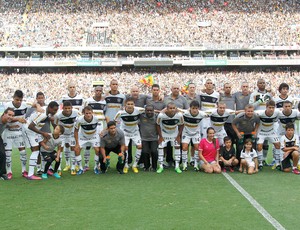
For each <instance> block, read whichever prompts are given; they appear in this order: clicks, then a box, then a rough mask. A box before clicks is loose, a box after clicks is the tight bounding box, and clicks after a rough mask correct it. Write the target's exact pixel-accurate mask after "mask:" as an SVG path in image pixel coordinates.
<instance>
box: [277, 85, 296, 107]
mask: <svg viewBox="0 0 300 230" xmlns="http://www.w3.org/2000/svg"><path fill="white" fill-rule="evenodd" d="M289 89H290V87H289V85H288V84H286V83H281V84H280V85H279V87H278V91H279V96H278V97H275V98H274V101H275V104H276V108H279V109H280V108H282V107H283V102H285V101H290V102H293V100H294V99H293V98H292V97H291V96H290V95H288V93H289Z"/></svg>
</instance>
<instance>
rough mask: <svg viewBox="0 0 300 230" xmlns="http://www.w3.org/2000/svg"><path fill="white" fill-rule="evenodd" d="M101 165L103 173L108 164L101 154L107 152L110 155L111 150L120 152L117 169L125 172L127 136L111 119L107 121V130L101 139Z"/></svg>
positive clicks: (121, 172)
mask: <svg viewBox="0 0 300 230" xmlns="http://www.w3.org/2000/svg"><path fill="white" fill-rule="evenodd" d="M100 152H101V154H100V159H99V161H100V167H101V171H102V173H105V172H106V169H107V167H106V164H105V163H104V162H103V160H102V159H101V156H102V155H103V154H105V155H106V156H108V155H109V154H110V152H114V153H116V154H118V163H117V171H118V172H119V173H120V174H123V168H124V164H125V157H126V156H125V154H124V153H125V137H124V133H123V131H122V130H121V129H119V128H117V126H116V122H114V121H109V122H108V123H107V130H105V131H104V133H103V135H102V137H101V141H100Z"/></svg>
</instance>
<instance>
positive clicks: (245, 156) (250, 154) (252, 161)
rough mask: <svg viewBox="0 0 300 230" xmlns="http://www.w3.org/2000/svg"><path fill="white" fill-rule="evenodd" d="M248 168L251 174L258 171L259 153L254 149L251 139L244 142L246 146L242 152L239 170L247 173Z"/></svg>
mask: <svg viewBox="0 0 300 230" xmlns="http://www.w3.org/2000/svg"><path fill="white" fill-rule="evenodd" d="M247 169H248V174H249V175H251V174H253V173H256V172H258V161H257V153H256V151H255V150H254V149H253V143H252V140H251V139H246V140H245V142H244V148H243V150H242V152H241V164H240V169H239V171H240V172H244V173H247Z"/></svg>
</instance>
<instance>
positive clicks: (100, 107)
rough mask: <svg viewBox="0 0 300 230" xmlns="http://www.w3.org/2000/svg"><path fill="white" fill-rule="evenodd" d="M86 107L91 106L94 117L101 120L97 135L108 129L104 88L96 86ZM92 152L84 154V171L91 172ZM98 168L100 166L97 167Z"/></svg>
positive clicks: (86, 102)
mask: <svg viewBox="0 0 300 230" xmlns="http://www.w3.org/2000/svg"><path fill="white" fill-rule="evenodd" d="M85 106H91V107H92V109H93V112H94V116H96V117H97V118H98V120H99V122H98V126H97V133H101V131H102V130H103V129H104V128H105V127H106V123H107V118H106V117H105V115H104V114H105V110H106V101H105V99H104V96H103V87H102V86H96V87H95V90H94V96H93V97H90V98H88V99H86V101H85ZM90 155H91V154H90V151H87V149H86V150H85V152H84V163H85V166H84V167H83V170H84V171H87V170H89V161H90ZM97 167H98V166H97Z"/></svg>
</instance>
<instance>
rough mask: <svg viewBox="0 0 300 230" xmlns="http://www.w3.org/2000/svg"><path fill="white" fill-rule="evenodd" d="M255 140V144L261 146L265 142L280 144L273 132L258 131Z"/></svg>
mask: <svg viewBox="0 0 300 230" xmlns="http://www.w3.org/2000/svg"><path fill="white" fill-rule="evenodd" d="M257 139H258V140H257V144H262V143H264V141H265V140H268V141H270V142H271V143H272V144H274V143H279V142H280V140H279V136H278V135H277V134H276V133H275V131H274V130H272V131H269V132H264V131H259V132H258V134H257Z"/></svg>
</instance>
